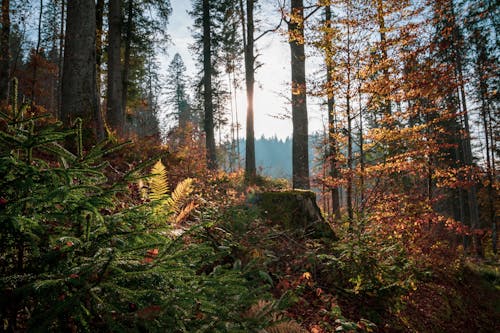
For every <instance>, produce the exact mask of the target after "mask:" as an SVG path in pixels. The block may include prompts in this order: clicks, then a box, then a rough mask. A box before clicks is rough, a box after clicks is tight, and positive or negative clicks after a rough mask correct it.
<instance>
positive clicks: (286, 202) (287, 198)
mask: <svg viewBox="0 0 500 333" xmlns="http://www.w3.org/2000/svg"><path fill="white" fill-rule="evenodd" d="M255 203H256V205H257V206H258V207H259V208H260V210H261V215H262V217H263V218H266V219H268V220H269V221H271V222H273V223H276V224H279V225H281V226H283V228H284V229H286V230H290V231H297V233H304V235H311V236H315V237H318V236H319V237H321V236H326V237H333V238H335V235H334V233H333V231H332V229H331V228H330V226H329V225H328V223H327V222H326V221H325V219H324V218H323V215H322V214H321V210H320V209H319V207H318V204H317V203H316V194H315V193H314V192H312V191H305V190H287V191H271V192H261V193H256V195H255Z"/></svg>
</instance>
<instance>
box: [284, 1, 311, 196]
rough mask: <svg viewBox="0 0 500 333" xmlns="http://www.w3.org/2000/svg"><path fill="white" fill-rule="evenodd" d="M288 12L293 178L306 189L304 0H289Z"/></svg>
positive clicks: (307, 178)
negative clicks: (289, 16)
mask: <svg viewBox="0 0 500 333" xmlns="http://www.w3.org/2000/svg"><path fill="white" fill-rule="evenodd" d="M290 12H291V16H292V17H291V19H290V21H289V22H288V32H289V44H290V53H291V73H292V123H293V135H292V155H293V157H292V169H293V170H292V182H293V188H296V189H309V188H310V185H309V151H308V119H307V103H306V68H305V60H306V58H305V51H304V4H303V0H292V1H291V10H290Z"/></svg>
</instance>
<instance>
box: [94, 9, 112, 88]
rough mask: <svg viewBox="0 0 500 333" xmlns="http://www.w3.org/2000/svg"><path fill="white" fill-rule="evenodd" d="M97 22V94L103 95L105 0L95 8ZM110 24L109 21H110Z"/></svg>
mask: <svg viewBox="0 0 500 333" xmlns="http://www.w3.org/2000/svg"><path fill="white" fill-rule="evenodd" d="M108 19H109V16H108ZM95 22H96V45H95V49H96V54H95V62H96V69H97V74H96V75H97V95H98V96H101V73H102V37H103V25H104V0H97V2H96V8H95ZM108 24H109V22H108Z"/></svg>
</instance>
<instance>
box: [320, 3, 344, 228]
mask: <svg viewBox="0 0 500 333" xmlns="http://www.w3.org/2000/svg"><path fill="white" fill-rule="evenodd" d="M334 35H335V32H334V30H333V26H332V8H331V5H326V6H325V22H324V36H323V37H324V45H322V46H323V47H322V49H323V50H324V54H325V55H324V57H325V65H326V68H325V70H326V84H325V85H326V87H325V93H326V97H327V110H328V147H329V151H328V154H329V158H330V177H332V179H335V178H337V177H338V176H339V171H338V168H337V140H336V134H337V133H336V132H337V131H336V127H337V124H336V119H335V118H336V117H335V96H334V70H335V68H334V66H335V61H334V59H333V57H334V56H335V47H334V46H333V38H334ZM331 196H332V198H331V201H332V211H333V214H334V216H335V218H336V219H340V198H339V188H338V186H332V187H331Z"/></svg>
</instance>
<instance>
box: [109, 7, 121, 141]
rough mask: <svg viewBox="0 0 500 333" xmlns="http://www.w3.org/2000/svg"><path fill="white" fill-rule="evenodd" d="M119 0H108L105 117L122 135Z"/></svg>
mask: <svg viewBox="0 0 500 333" xmlns="http://www.w3.org/2000/svg"><path fill="white" fill-rule="evenodd" d="M120 7H121V1H120V0H110V1H109V15H108V17H109V32H108V41H109V42H108V43H109V44H108V90H107V93H108V96H107V105H106V119H107V124H108V126H109V127H110V128H111V129H112V130H114V131H116V133H117V134H118V135H120V136H121V135H123V129H124V123H125V114H124V109H123V105H122V97H123V96H122V95H123V90H122V88H123V81H122V66H121V8H120Z"/></svg>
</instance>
